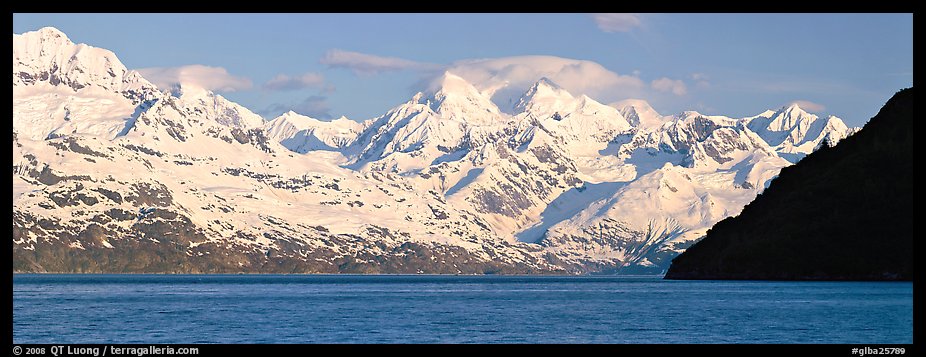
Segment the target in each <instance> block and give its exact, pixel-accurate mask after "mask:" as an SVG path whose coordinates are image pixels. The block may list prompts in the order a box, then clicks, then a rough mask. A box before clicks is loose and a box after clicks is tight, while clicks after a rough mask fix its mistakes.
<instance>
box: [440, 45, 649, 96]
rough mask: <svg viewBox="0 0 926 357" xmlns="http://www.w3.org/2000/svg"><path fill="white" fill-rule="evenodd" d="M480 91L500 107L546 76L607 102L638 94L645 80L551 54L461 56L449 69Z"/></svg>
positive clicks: (575, 90)
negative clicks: (460, 59)
mask: <svg viewBox="0 0 926 357" xmlns="http://www.w3.org/2000/svg"><path fill="white" fill-rule="evenodd" d="M447 70H448V71H450V72H451V73H454V74H456V75H458V76H460V77H463V78H464V79H466V80H467V81H468V82H470V83H472V84H473V85H474V86H476V88H478V89H479V90H481V91H484V92H487V93H490V94H491V95H492V99H493V101H495V102H496V103H497V104H499V105H500V106H501V107H502V108H503V109H504V107H505V106H506V104H508V105H513V104H514V103H509V102H511V101H517V98H519V97H520V96H521V95H522V94H524V92H525V91H527V88H529V87H530V86H531V85H532V84H533V83H534V82H536V81H537V80H539V79H540V78H542V77H547V78H549V79H550V80H552V81H553V82H555V83H556V84H558V85H560V86H561V87H563V88H564V89H566V90H567V91H569V92H570V93H572V94H573V95H580V94H585V95H588V96H589V97H592V98H594V99H596V100H599V101H604V102H609V101H614V100H618V99H624V98H627V97H630V96H635V95H639V94H640V91H641V90H642V89H645V87H646V84H645V83H644V82H643V81H642V80H640V78H638V77H636V76H631V75H620V74H617V73H615V72H612V71H610V70H608V69H606V68H604V67H603V66H601V65H600V64H598V63H595V62H592V61H584V60H576V59H570V58H562V57H554V56H516V57H502V58H493V59H478V60H464V61H459V62H456V63H454V64H453V65H451V66H450V67H449V68H448V69H447Z"/></svg>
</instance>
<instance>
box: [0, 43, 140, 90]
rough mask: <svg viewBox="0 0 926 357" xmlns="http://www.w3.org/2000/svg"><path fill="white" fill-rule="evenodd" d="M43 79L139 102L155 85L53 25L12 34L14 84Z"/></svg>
mask: <svg viewBox="0 0 926 357" xmlns="http://www.w3.org/2000/svg"><path fill="white" fill-rule="evenodd" d="M40 82H45V83H49V84H51V85H53V86H66V87H69V88H70V89H71V90H73V91H75V92H76V91H78V90H81V89H83V88H86V87H98V88H103V89H105V90H107V91H111V92H117V93H121V94H123V95H125V96H126V97H127V98H131V99H135V100H137V101H141V100H143V99H150V98H149V97H150V96H151V93H153V92H154V91H156V87H155V86H154V85H153V84H151V83H150V82H148V81H147V80H145V79H144V78H142V77H141V76H140V75H139V74H138V73H137V72H135V71H129V70H128V69H127V68H126V67H125V66H124V65H123V64H122V62H121V61H119V59H118V58H117V57H116V55H115V54H114V53H112V52H111V51H108V50H105V49H101V48H96V47H93V46H88V45H85V44H74V43H73V42H71V40H70V39H68V37H67V36H66V35H65V34H64V33H62V32H61V31H59V30H58V29H55V28H53V27H45V28H42V29H40V30H37V31H31V32H26V33H23V34H21V35H17V34H13V85H14V86H23V85H33V84H36V83H40Z"/></svg>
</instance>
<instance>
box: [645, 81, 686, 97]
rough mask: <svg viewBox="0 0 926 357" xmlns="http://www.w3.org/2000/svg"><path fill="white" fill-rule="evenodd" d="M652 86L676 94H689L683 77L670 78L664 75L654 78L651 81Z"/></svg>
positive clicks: (660, 90) (657, 89)
mask: <svg viewBox="0 0 926 357" xmlns="http://www.w3.org/2000/svg"><path fill="white" fill-rule="evenodd" d="M650 86H652V87H653V89H655V90H656V91H659V92H666V93H668V92H671V93H672V94H675V95H685V94H688V87H686V86H685V82H682V80H681V79H670V78H667V77H662V78H659V79H656V80H653V81H652V82H651V83H650Z"/></svg>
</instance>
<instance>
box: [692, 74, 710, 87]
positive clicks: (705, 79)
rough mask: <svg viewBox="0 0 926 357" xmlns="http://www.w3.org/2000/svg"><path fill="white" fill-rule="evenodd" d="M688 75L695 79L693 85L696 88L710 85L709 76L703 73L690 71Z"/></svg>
mask: <svg viewBox="0 0 926 357" xmlns="http://www.w3.org/2000/svg"><path fill="white" fill-rule="evenodd" d="M690 77H691V79H692V80H693V81H695V86H696V87H698V88H709V87H710V86H711V82H710V79H711V77H710V76H708V75H706V74H704V73H692V74H691V76H690Z"/></svg>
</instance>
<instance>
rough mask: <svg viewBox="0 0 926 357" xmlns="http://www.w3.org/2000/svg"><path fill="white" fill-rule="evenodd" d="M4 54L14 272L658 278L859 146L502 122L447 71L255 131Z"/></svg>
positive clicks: (637, 115)
mask: <svg viewBox="0 0 926 357" xmlns="http://www.w3.org/2000/svg"><path fill="white" fill-rule="evenodd" d="M13 41H14V46H13V49H14V50H13V77H14V79H13V105H14V113H13V216H14V223H13V246H14V270H18V271H88V272H89V271H114V272H122V271H125V272H129V271H171V272H231V271H250V272H392V273H416V272H427V273H495V272H498V273H535V272H545V273H582V272H594V271H611V272H615V271H617V272H658V271H661V270H662V269H664V268H665V267H666V266H667V264H668V262H669V260H670V259H671V257H673V256H674V255H676V254H678V253H679V252H680V251H682V250H684V249H685V248H686V247H687V246H688V245H690V244H692V243H693V242H694V241H695V240H696V239H698V238H700V237H701V236H702V235H703V234H704V232H705V231H706V230H707V229H708V228H709V227H710V226H711V225H712V224H714V223H716V222H717V221H719V220H720V219H723V218H725V217H728V216H731V215H735V214H737V213H738V212H739V211H740V210H741V209H742V207H743V206H744V205H745V204H746V203H748V202H749V201H751V200H752V199H753V198H755V196H756V195H757V194H758V193H760V192H761V191H762V190H763V189H764V188H765V187H766V185H767V184H768V182H769V181H770V180H772V179H773V178H774V177H775V176H776V175H777V173H778V171H779V170H780V169H781V168H783V167H785V166H788V165H790V164H791V163H793V160H797V159H799V158H800V157H799V156H797V155H798V154H806V153H807V152H810V151H812V150H813V149H814V148H816V147H817V146H818V145H819V143H820V142H821V141H822V140H829V141H830V142H831V143H835V142H837V141H838V140H840V139H842V138H844V137H846V136H847V135H851V133H853V132H854V130H855V129H850V128H847V127H846V126H845V125H844V124H842V122H841V121H840V120H839V119H838V118H835V117H829V118H826V119H821V118H818V117H817V116H815V115H812V114H809V113H806V112H804V111H802V110H800V108H797V107H789V108H783V109H782V110H779V111H777V112H774V111H767V112H765V113H763V114H760V115H757V116H753V117H748V118H741V119H736V118H728V117H724V116H706V115H701V114H699V113H696V112H684V113H681V114H678V115H672V116H662V115H660V114H659V113H657V112H656V111H655V110H654V109H653V108H652V107H650V106H649V104H648V103H646V102H645V101H642V100H627V101H622V102H619V103H615V104H612V105H603V104H601V103H599V102H597V101H595V100H594V99H592V98H589V97H587V96H584V95H581V96H574V95H572V94H571V93H568V92H567V91H565V90H564V89H562V88H560V87H559V86H557V85H556V84H555V83H553V82H552V81H550V80H549V79H546V78H538V81H537V83H535V84H534V85H533V86H532V87H531V88H530V89H529V90H528V91H527V92H526V93H524V95H523V96H522V97H521V98H520V100H518V101H517V103H516V105H515V106H514V108H515V109H514V113H505V112H502V111H500V110H499V109H498V108H497V107H496V106H495V104H493V102H492V101H491V100H490V97H489V93H483V92H480V91H479V90H477V89H476V88H475V87H474V86H473V85H471V84H470V83H467V81H466V80H464V79H463V78H461V77H459V76H456V75H454V74H453V73H449V72H448V73H445V74H444V75H443V76H441V77H440V78H439V79H438V80H437V81H435V82H434V85H433V86H432V87H431V88H429V89H428V90H426V91H423V92H421V93H417V94H416V95H414V96H413V97H412V98H411V99H410V100H409V101H407V102H405V103H402V104H400V105H398V106H396V107H395V108H393V109H391V110H389V111H387V112H386V113H384V114H383V115H381V116H379V117H376V118H372V119H369V120H367V121H364V122H362V123H359V122H356V121H352V120H349V119H347V118H343V117H342V118H340V119H337V120H334V121H320V120H316V119H313V118H310V117H307V116H303V115H300V114H297V113H293V112H288V113H285V114H283V115H281V116H279V117H277V118H274V119H273V120H270V121H268V122H264V120H263V119H262V118H261V117H260V116H258V115H256V114H254V113H253V112H251V111H249V110H248V109H246V108H244V107H243V106H240V105H238V104H236V103H233V102H231V101H228V100H227V99H225V98H224V97H222V96H220V95H218V94H215V93H212V92H210V91H208V90H204V89H202V88H197V87H194V86H180V87H176V88H163V89H159V88H156V87H155V86H154V85H153V84H151V83H150V82H148V81H147V80H145V79H144V78H142V77H141V76H140V75H139V74H138V73H137V72H135V71H130V70H127V69H126V68H125V67H124V66H123V65H122V64H121V62H119V60H118V59H117V58H116V57H115V55H114V54H112V52H109V51H106V50H102V49H97V48H93V47H90V46H87V45H83V44H73V43H72V42H71V41H70V40H68V39H67V37H66V36H65V35H64V34H62V33H61V32H60V31H57V30H55V29H52V28H45V29H42V30H39V31H35V32H28V33H24V34H22V35H16V34H14V35H13Z"/></svg>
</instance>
